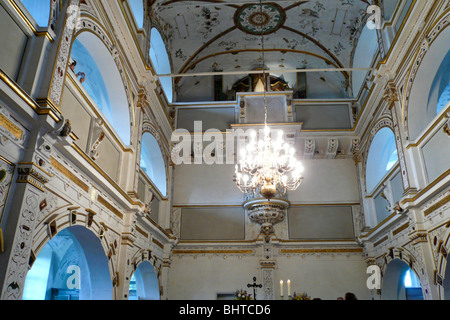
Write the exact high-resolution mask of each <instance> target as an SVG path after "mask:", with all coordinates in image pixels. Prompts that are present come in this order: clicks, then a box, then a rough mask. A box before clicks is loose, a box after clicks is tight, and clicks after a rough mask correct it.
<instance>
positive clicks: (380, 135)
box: [366, 127, 398, 193]
mask: <svg viewBox="0 0 450 320" xmlns="http://www.w3.org/2000/svg"><path fill="white" fill-rule="evenodd" d="M397 162H398V153H397V145H396V143H395V134H394V132H392V130H391V129H390V128H388V127H384V128H382V129H380V130H379V131H378V132H377V133H376V135H375V138H374V139H373V141H372V144H371V145H370V149H369V152H368V156H367V164H366V188H367V192H369V193H370V192H372V191H373V190H374V189H375V187H376V186H377V185H378V184H379V183H380V181H381V180H382V179H383V178H384V177H385V176H386V174H387V173H388V172H389V171H390V170H391V169H392V168H393V167H394V166H395V164H397Z"/></svg>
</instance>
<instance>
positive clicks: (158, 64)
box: [150, 28, 173, 103]
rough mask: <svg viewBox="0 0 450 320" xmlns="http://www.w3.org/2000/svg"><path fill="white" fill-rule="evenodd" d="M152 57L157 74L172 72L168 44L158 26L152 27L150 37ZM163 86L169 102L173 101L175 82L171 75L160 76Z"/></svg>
mask: <svg viewBox="0 0 450 320" xmlns="http://www.w3.org/2000/svg"><path fill="white" fill-rule="evenodd" d="M150 59H151V61H152V64H153V67H154V68H155V71H156V73H157V74H170V73H172V68H171V66H170V59H169V55H168V54H167V49H166V44H165V43H164V41H163V39H162V37H161V34H160V33H159V31H158V30H157V29H156V28H152V31H151V38H150ZM159 81H160V82H161V86H162V87H163V90H164V92H165V94H166V97H167V100H168V101H169V103H172V101H173V82H172V78H171V77H161V78H159Z"/></svg>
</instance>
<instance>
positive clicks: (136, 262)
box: [125, 249, 162, 296]
mask: <svg viewBox="0 0 450 320" xmlns="http://www.w3.org/2000/svg"><path fill="white" fill-rule="evenodd" d="M144 262H148V263H150V265H151V266H152V268H153V270H154V272H155V275H156V278H157V279H158V291H159V294H160V296H162V285H161V283H162V281H161V274H162V272H161V266H162V262H161V261H159V259H158V257H156V256H155V255H152V251H151V250H149V249H140V250H137V251H136V252H135V253H134V255H133V256H131V257H130V258H129V259H127V269H126V276H125V281H126V282H125V286H126V287H127V288H129V286H130V281H131V277H132V276H133V274H134V273H135V272H136V270H137V269H138V268H139V266H140V265H141V264H142V263H144ZM158 264H159V265H158ZM157 265H158V266H157ZM127 292H128V291H127Z"/></svg>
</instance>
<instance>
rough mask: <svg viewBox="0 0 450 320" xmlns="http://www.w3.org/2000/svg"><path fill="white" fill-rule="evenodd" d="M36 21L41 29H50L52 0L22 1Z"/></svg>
mask: <svg viewBox="0 0 450 320" xmlns="http://www.w3.org/2000/svg"><path fill="white" fill-rule="evenodd" d="M21 2H22V3H23V5H24V6H25V8H26V9H27V11H28V12H29V13H30V14H31V16H32V17H33V19H34V21H36V23H37V24H38V26H40V27H48V25H49V23H50V11H51V0H39V1H36V0H21Z"/></svg>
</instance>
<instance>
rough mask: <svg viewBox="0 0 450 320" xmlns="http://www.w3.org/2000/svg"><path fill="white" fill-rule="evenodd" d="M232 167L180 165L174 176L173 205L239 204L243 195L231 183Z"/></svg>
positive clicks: (242, 200) (242, 199)
mask: <svg viewBox="0 0 450 320" xmlns="http://www.w3.org/2000/svg"><path fill="white" fill-rule="evenodd" d="M233 175H234V166H233V165H212V166H210V165H206V164H202V165H194V164H192V165H180V166H177V167H176V168H175V174H174V179H175V182H174V185H175V186H176V188H174V200H173V202H174V204H175V205H176V204H178V205H186V204H189V205H226V204H241V203H243V202H244V195H243V194H242V193H241V192H240V191H239V189H238V188H237V187H236V184H235V183H234V182H233Z"/></svg>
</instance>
